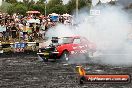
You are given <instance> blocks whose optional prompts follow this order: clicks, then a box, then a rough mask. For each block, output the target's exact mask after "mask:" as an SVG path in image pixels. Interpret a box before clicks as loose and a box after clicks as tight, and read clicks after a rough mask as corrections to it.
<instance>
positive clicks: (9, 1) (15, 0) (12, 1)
mask: <svg viewBox="0 0 132 88" xmlns="http://www.w3.org/2000/svg"><path fill="white" fill-rule="evenodd" d="M5 2H8V3H17V0H5Z"/></svg>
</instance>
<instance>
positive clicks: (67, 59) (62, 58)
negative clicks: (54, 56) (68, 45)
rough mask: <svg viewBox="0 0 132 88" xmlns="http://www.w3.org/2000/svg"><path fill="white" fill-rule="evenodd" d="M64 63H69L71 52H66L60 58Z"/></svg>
mask: <svg viewBox="0 0 132 88" xmlns="http://www.w3.org/2000/svg"><path fill="white" fill-rule="evenodd" d="M60 59H61V60H62V61H63V62H67V61H69V52H68V51H64V52H63V54H62V55H61V58H60Z"/></svg>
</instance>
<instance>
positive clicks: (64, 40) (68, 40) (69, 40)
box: [59, 37, 73, 44]
mask: <svg viewBox="0 0 132 88" xmlns="http://www.w3.org/2000/svg"><path fill="white" fill-rule="evenodd" d="M72 42H73V38H72V37H64V38H60V39H59V44H67V43H72Z"/></svg>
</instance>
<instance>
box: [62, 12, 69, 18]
mask: <svg viewBox="0 0 132 88" xmlns="http://www.w3.org/2000/svg"><path fill="white" fill-rule="evenodd" d="M61 16H66V17H71V15H69V14H67V13H66V14H63V15H61Z"/></svg>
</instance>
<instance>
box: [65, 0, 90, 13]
mask: <svg viewBox="0 0 132 88" xmlns="http://www.w3.org/2000/svg"><path fill="white" fill-rule="evenodd" d="M78 3H79V5H78V9H81V8H84V7H88V8H90V7H91V4H92V2H91V0H78ZM66 6H67V9H68V13H72V12H73V11H74V10H75V9H76V0H70V1H69V2H68V4H67V5H66Z"/></svg>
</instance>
